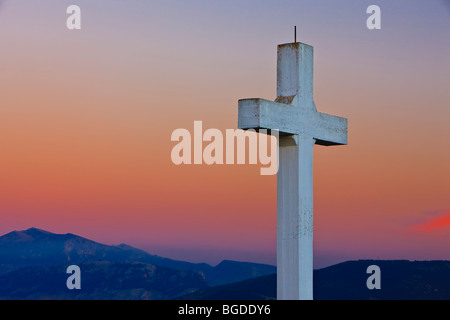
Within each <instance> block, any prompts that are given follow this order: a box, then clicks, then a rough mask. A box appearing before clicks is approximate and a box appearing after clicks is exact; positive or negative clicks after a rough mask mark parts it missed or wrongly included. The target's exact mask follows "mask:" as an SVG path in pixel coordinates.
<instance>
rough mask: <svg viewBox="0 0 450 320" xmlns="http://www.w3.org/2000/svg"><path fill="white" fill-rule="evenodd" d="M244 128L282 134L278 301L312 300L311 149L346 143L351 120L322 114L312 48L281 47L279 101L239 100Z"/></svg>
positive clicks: (240, 116) (278, 210)
mask: <svg viewBox="0 0 450 320" xmlns="http://www.w3.org/2000/svg"><path fill="white" fill-rule="evenodd" d="M238 127H239V128H240V129H272V130H274V129H275V130H279V132H280V137H279V170H278V174H277V298H278V299H283V300H286V299H287V300H297V299H301V300H303V299H305V300H310V299H312V298H313V146H314V144H319V145H323V146H331V145H342V144H347V119H345V118H341V117H337V116H332V115H329V114H326V113H321V112H318V111H317V109H316V106H315V104H314V100H313V47H312V46H309V45H307V44H303V43H299V42H295V43H287V44H282V45H279V46H278V63H277V98H276V100H275V102H272V101H269V100H265V99H259V98H254V99H242V100H239V119H238Z"/></svg>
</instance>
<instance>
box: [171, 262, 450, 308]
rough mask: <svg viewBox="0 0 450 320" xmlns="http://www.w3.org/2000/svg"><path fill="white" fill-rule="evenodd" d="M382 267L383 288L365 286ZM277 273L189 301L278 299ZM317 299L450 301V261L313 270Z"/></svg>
mask: <svg viewBox="0 0 450 320" xmlns="http://www.w3.org/2000/svg"><path fill="white" fill-rule="evenodd" d="M370 265H377V266H379V267H380V269H381V290H375V289H374V290H369V289H367V286H366V281H367V278H368V277H369V276H370V275H369V274H367V273H366V270H367V267H368V266H370ZM275 298H276V275H275V274H273V275H269V276H264V277H259V278H255V279H250V280H246V281H242V282H238V283H232V284H227V285H224V286H218V287H213V288H207V289H203V290H199V291H196V292H193V293H190V294H186V295H183V296H181V297H178V299H187V300H200V299H201V300H228V299H242V300H247V299H249V300H251V299H275ZM314 299H316V300H449V299H450V261H406V260H392V261H391V260H358V261H348V262H344V263H340V264H337V265H333V266H330V267H327V268H324V269H319V270H315V271H314Z"/></svg>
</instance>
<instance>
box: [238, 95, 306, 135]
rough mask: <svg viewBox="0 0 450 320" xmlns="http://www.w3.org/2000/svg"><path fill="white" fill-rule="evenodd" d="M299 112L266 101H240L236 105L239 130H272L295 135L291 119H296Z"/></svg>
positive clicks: (293, 108) (288, 106)
mask: <svg viewBox="0 0 450 320" xmlns="http://www.w3.org/2000/svg"><path fill="white" fill-rule="evenodd" d="M298 111H299V110H298V109H297V108H295V107H294V106H293V105H288V104H284V103H278V102H273V101H270V100H266V99H260V98H251V99H241V100H239V105H238V128H239V129H274V130H279V131H280V133H287V134H297V133H298V129H297V126H296V124H295V122H294V121H292V118H298V113H299V112H298Z"/></svg>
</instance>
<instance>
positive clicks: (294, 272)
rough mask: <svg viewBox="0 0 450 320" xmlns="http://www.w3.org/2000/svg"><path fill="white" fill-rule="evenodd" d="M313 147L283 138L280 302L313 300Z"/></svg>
mask: <svg viewBox="0 0 450 320" xmlns="http://www.w3.org/2000/svg"><path fill="white" fill-rule="evenodd" d="M313 145H314V139H312V137H308V136H300V135H289V136H281V137H280V141H279V170H278V176H277V299H279V300H286V299H288V300H298V299H300V300H311V299H312V298H313V296H312V292H313V287H312V285H313V282H312V279H313V277H312V276H313V188H312V182H313V181H312V180H313V171H312V167H313V152H312V151H313V148H312V147H313Z"/></svg>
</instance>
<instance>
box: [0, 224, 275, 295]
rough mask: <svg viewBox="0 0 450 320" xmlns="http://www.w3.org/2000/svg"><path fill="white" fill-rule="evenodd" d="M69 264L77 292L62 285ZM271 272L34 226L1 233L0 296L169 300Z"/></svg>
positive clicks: (256, 266) (261, 266) (260, 267)
mask: <svg viewBox="0 0 450 320" xmlns="http://www.w3.org/2000/svg"><path fill="white" fill-rule="evenodd" d="M72 264H76V265H78V266H79V267H80V268H81V270H82V283H83V287H82V290H75V291H70V290H68V289H67V287H66V279H67V277H68V275H67V274H66V268H67V267H68V266H69V265H72ZM274 272H276V268H275V267H274V266H270V265H264V264H257V263H249V262H237V261H222V262H221V263H220V264H218V265H217V266H215V267H213V266H211V265H209V264H206V263H190V262H186V261H178V260H172V259H168V258H164V257H160V256H157V255H151V254H149V253H147V252H145V251H143V250H140V249H136V248H134V247H131V246H128V245H126V244H121V245H118V246H109V245H104V244H101V243H98V242H95V241H92V240H89V239H86V238H83V237H80V236H77V235H74V234H71V233H68V234H55V233H51V232H48V231H45V230H40V229H37V228H30V229H28V230H23V231H13V232H10V233H8V234H5V235H4V236H2V237H0V298H10V299H15V298H17V299H38V298H62V299H66V298H70V299H72V298H76V299H170V298H174V297H176V296H178V295H181V294H185V293H188V292H193V291H196V290H198V289H201V288H207V287H210V286H216V285H221V284H227V283H232V282H236V281H241V280H244V279H249V278H253V277H258V276H262V275H266V274H271V273H274ZM77 291H78V292H77Z"/></svg>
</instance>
